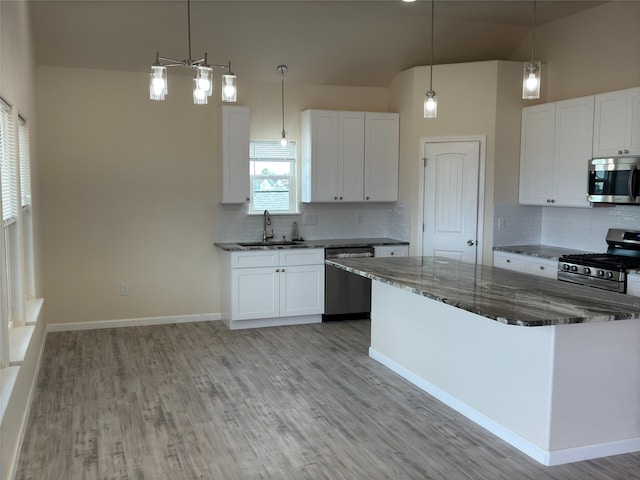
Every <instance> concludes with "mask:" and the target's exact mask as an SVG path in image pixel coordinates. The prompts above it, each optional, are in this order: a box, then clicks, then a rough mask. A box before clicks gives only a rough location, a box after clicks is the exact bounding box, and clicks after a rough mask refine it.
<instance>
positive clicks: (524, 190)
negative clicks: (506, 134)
mask: <svg viewBox="0 0 640 480" xmlns="http://www.w3.org/2000/svg"><path fill="white" fill-rule="evenodd" d="M593 108H594V99H593V97H582V98H575V99H571V100H564V101H561V102H555V103H546V104H541V105H535V106H532V107H525V108H523V109H522V135H521V145H520V203H522V204H528V205H545V206H561V207H588V206H589V202H588V201H587V196H586V195H587V179H588V166H589V159H590V158H591V145H592V138H593V137H592V136H593Z"/></svg>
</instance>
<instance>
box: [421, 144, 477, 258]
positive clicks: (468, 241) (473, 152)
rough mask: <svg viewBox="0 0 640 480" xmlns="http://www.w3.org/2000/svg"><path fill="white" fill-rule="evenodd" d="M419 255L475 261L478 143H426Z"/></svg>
mask: <svg viewBox="0 0 640 480" xmlns="http://www.w3.org/2000/svg"><path fill="white" fill-rule="evenodd" d="M425 158H426V159H427V160H426V168H425V179H424V195H423V199H424V205H423V212H424V218H423V228H424V231H423V238H422V255H425V256H431V255H436V256H442V257H449V258H454V259H457V260H462V261H465V262H471V263H475V262H476V255H477V243H478V242H477V227H478V178H479V173H480V143H479V142H477V141H469V142H452V143H426V144H425Z"/></svg>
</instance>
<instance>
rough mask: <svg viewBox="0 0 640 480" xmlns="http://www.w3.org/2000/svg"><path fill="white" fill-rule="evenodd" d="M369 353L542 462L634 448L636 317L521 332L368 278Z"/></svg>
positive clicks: (638, 437) (639, 356) (638, 356)
mask: <svg viewBox="0 0 640 480" xmlns="http://www.w3.org/2000/svg"><path fill="white" fill-rule="evenodd" d="M369 355H370V356H371V357H372V358H374V359H375V360H377V361H379V362H380V363H382V364H384V365H386V366H387V367H389V368H390V369H392V370H393V371H395V372H396V373H398V374H399V375H401V376H402V377H404V378H405V379H407V380H409V381H410V382H412V383H413V384H415V385H416V386H418V387H419V388H421V389H422V390H424V391H426V392H427V393H429V394H431V395H433V396H434V397H436V398H437V399H439V400H440V401H442V402H444V403H445V404H447V405H448V406H450V407H451V408H453V409H455V410H457V411H458V412H460V413H461V414H463V415H464V416H466V417H468V418H469V419H471V420H472V421H474V422H475V423H477V424H479V425H481V426H482V427H484V428H486V429H487V430H489V431H490V432H492V433H493V434H495V435H497V436H498V437H500V438H501V439H503V440H504V441H506V442H508V443H510V444H511V445H513V446H514V447H515V448H517V449H518V450H520V451H522V452H523V453H525V454H527V455H529V456H530V457H532V458H533V459H535V460H537V461H538V462H540V463H542V464H544V465H559V464H563V463H569V462H575V461H579V460H586V459H590V458H597V457H602V456H609V455H616V454H620V453H629V452H635V451H639V450H640V321H639V320H638V319H634V320H617V321H610V322H601V323H597V322H596V323H580V324H570V325H554V326H536V327H523V326H514V325H506V324H503V323H500V322H498V321H495V320H492V319H489V318H486V317H483V316H480V315H477V314H474V313H471V312H468V311H466V310H462V309H459V308H456V307H452V306H450V305H447V304H444V303H441V302H438V301H436V300H432V299H429V298H426V297H424V296H422V295H418V294H416V293H412V292H409V291H407V290H403V289H401V288H398V287H395V286H392V285H388V284H385V283H382V282H380V281H376V280H374V281H373V282H372V305H371V347H370V349H369Z"/></svg>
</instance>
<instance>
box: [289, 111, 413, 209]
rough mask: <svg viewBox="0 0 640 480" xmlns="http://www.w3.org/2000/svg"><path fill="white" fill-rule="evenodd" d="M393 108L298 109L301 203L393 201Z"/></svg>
mask: <svg viewBox="0 0 640 480" xmlns="http://www.w3.org/2000/svg"><path fill="white" fill-rule="evenodd" d="M399 132H400V130H399V115H398V114H397V113H373V112H350V111H334V110H305V111H304V112H302V201H303V202H309V203H310V202H395V201H397V199H398V148H399Z"/></svg>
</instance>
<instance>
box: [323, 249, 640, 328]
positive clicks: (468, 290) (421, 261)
mask: <svg viewBox="0 0 640 480" xmlns="http://www.w3.org/2000/svg"><path fill="white" fill-rule="evenodd" d="M326 263H327V264H329V265H333V266H336V267H338V268H341V269H343V270H347V271H349V272H352V273H355V274H357V275H360V276H363V277H367V278H371V279H372V280H378V281H380V282H383V283H386V284H389V285H393V286H396V287H398V288H401V289H404V290H408V291H410V292H412V293H415V294H418V295H422V296H424V297H427V298H430V299H433V300H436V301H439V302H442V303H445V304H447V305H451V306H454V307H457V308H460V309H463V310H466V311H468V312H471V313H475V314H477V315H480V316H483V317H486V318H489V319H492V320H495V321H497V322H500V323H505V324H509V325H519V326H525V327H537V326H546V325H567V324H574V323H591V322H609V321H614V320H626V319H634V318H640V299H639V298H637V297H633V296H630V295H625V294H622V293H612V292H608V291H604V290H600V289H597V288H593V287H586V286H582V285H575V284H572V283H567V282H561V281H557V280H550V279H548V278H543V277H537V276H534V275H529V274H524V273H518V272H513V271H510V270H505V269H500V268H495V267H489V266H485V265H475V264H471V263H465V262H460V261H457V260H452V259H449V258H443V257H391V258H350V259H340V260H337V261H329V260H327V261H326Z"/></svg>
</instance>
